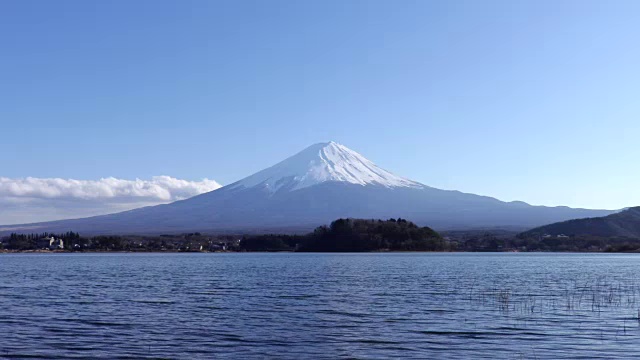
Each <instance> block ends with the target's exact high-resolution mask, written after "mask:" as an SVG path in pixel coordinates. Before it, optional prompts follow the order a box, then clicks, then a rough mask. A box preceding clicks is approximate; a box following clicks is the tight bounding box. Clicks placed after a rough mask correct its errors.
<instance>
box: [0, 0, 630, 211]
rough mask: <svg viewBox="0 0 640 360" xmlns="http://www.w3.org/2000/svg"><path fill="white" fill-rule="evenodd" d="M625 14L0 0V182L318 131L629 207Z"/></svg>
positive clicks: (474, 182)
mask: <svg viewBox="0 0 640 360" xmlns="http://www.w3.org/2000/svg"><path fill="white" fill-rule="evenodd" d="M638 14H640V1H635V0H630V1H604V0H602V1H587V0H576V1H562V0H554V1H544V0H535V1H515V0H505V1H476V0H469V1H455V0H453V1H451V0H447V1H445V0H442V1H427V0H420V1H408V0H401V1H396V0H393V1H391V0H390V1H379V0H369V1H346V0H339V1H338V0H336V1H330V0H316V1H312V0H308V1H294V0H291V1H275V0H270V1H237V0H234V1H208V0H207V1H186V0H180V1H177V0H176V1H161V0H150V1H143V0H136V1H124V0H123V1H84V0H80V1H62V0H59V1H45V0H40V1H31V0H14V1H11V0H5V1H1V2H0V125H1V126H0V133H1V134H2V135H3V136H2V137H1V138H0V178H4V182H5V185H6V186H5V195H4V196H5V198H8V197H9V195H7V194H6V193H8V192H9V190H7V189H9V188H10V187H12V186H13V188H14V190H15V185H12V182H14V181H18V182H20V181H22V182H24V178H26V177H33V178H38V179H41V178H42V179H47V178H60V179H79V180H98V179H101V178H108V177H114V178H117V179H124V180H135V179H142V180H145V181H154V180H152V179H153V177H154V176H159V175H166V176H170V177H172V179H173V180H176V181H177V179H185V180H189V181H191V182H193V183H194V184H195V185H194V186H200V185H202V184H203V182H202V181H201V180H202V179H204V178H206V179H214V180H215V181H217V182H218V183H220V184H223V185H224V184H229V183H231V182H233V181H235V180H238V179H240V178H242V177H244V176H247V175H250V174H252V173H253V172H255V171H257V170H260V169H262V168H264V167H267V166H270V165H272V164H274V163H275V162H277V161H280V160H282V159H283V158H285V157H287V156H289V155H292V154H293V153H295V152H297V151H299V150H302V149H303V148H305V147H307V146H309V145H311V144H313V143H317V142H322V141H329V140H334V141H337V142H339V143H342V144H344V145H346V146H348V147H350V148H352V149H354V150H356V151H358V152H360V153H362V154H363V155H365V156H366V157H368V158H369V159H371V160H373V161H374V162H376V163H377V164H379V165H380V166H382V167H383V168H386V169H388V170H390V171H392V172H394V173H397V174H399V175H402V176H405V177H408V178H411V179H413V180H416V181H420V182H423V183H425V184H427V185H430V186H434V187H439V188H444V189H457V190H461V191H465V192H473V193H477V194H482V195H489V196H494V197H497V198H499V199H501V200H523V201H526V202H529V203H532V204H541V205H569V206H576V207H589V208H611V209H613V208H621V207H626V206H634V205H640V191H638V183H639V182H640V181H639V180H640V167H639V166H638V165H637V160H638V159H639V158H640V145H639V143H638V136H639V135H640V101H639V99H640V66H639V64H640V47H639V46H638V44H637V42H638V39H640V22H639V21H638ZM21 179H22V180H21ZM7 184H8V185H7ZM36 184H38V183H37V182H36ZM30 186H39V185H33V184H32V185H30ZM47 186H48V185H47ZM190 186H191V185H190ZM0 189H1V187H0ZM10 195H11V197H13V198H14V199H13V201H14V202H15V201H18V200H16V199H15V198H16V197H20V196H19V194H18V195H16V192H15V191H14V192H13V193H11V194H10ZM0 196H2V193H1V192H0ZM24 209H27V208H23V210H24ZM49 217H50V216H49ZM43 218H47V216H44V217H43ZM7 219H9V220H7ZM24 219H29V220H32V219H31V218H27V217H25V218H24ZM38 219H40V218H38ZM17 220H23V218H16V217H15V216H14V217H12V218H9V217H7V216H6V214H5V221H4V222H7V221H17ZM2 222H3V217H2V213H0V223H2Z"/></svg>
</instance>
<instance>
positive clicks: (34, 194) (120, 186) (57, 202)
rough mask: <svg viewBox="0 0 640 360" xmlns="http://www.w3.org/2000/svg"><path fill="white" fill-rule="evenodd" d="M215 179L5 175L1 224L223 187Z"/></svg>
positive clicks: (127, 207) (159, 200)
mask: <svg viewBox="0 0 640 360" xmlns="http://www.w3.org/2000/svg"><path fill="white" fill-rule="evenodd" d="M220 187H221V185H220V184H218V183H217V182H216V181H214V180H209V179H203V180H201V181H188V180H181V179H176V178H172V177H170V176H154V177H153V178H151V180H140V179H136V180H124V179H116V178H113V177H109V178H104V179H100V180H74V179H59V178H33V177H28V178H21V179H12V178H6V177H0V224H16V223H28V222H38V221H49V220H58V219H66V218H77V217H86V216H93V215H101V214H108V213H112V212H117V211H124V210H130V209H134V208H137V207H142V206H148V205H157V204H165V203H169V202H173V201H176V200H183V199H187V198H190V197H192V196H195V195H199V194H202V193H205V192H209V191H212V190H215V189H218V188H220Z"/></svg>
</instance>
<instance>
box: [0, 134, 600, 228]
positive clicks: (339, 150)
mask: <svg viewBox="0 0 640 360" xmlns="http://www.w3.org/2000/svg"><path fill="white" fill-rule="evenodd" d="M610 213H612V211H607V210H585V209H571V208H567V207H554V208H550V207H542V206H530V205H528V204H525V203H522V202H512V203H506V202H502V201H499V200H497V199H494V198H490V197H486V196H478V195H473V194H465V193H461V192H458V191H447V190H440V189H435V188H431V187H429V186H426V185H423V184H420V183H418V182H415V181H412V180H409V179H406V178H403V177H400V176H397V175H394V174H392V173H390V172H388V171H386V170H384V169H382V168H380V167H378V166H377V165H375V164H374V163H373V162H371V161H369V160H368V159H366V158H365V157H363V156H362V155H360V154H358V153H357V152H355V151H353V150H350V149H348V148H347V147H345V146H343V145H340V144H336V143H333V142H329V143H321V144H316V145H312V146H310V147H308V148H307V149H305V150H303V151H301V152H300V153H298V154H296V155H294V156H292V157H290V158H288V159H286V160H284V161H282V162H280V163H278V164H276V165H274V166H272V167H270V168H268V169H265V170H262V171H260V172H258V173H256V174H254V175H251V176H249V177H247V178H245V179H242V180H240V181H238V182H235V183H233V184H230V185H228V186H225V187H223V188H221V189H218V190H215V191H212V192H209V193H205V194H202V195H198V196H195V197H193V198H190V199H187V200H182V201H177V202H174V203H171V204H167V205H159V206H153V207H146V208H141V209H135V210H131V211H127V212H122V213H117V214H111V215H104V216H97V217H92V218H85V219H75V220H62V221H55V222H48V223H39V224H27V225H17V226H4V227H2V226H0V233H2V232H4V233H6V232H10V231H22V232H24V231H34V232H35V231H68V230H73V231H78V232H81V233H100V234H108V233H162V232H165V233H167V232H174V233H175V232H190V231H201V232H207V231H211V232H213V231H261V230H263V231H268V230H269V229H279V230H281V229H299V230H308V229H312V228H313V227H315V226H317V225H321V224H326V223H329V222H330V221H332V220H335V219H336V218H340V217H355V218H389V217H402V218H407V219H410V220H412V221H414V222H416V223H417V224H419V225H426V226H431V227H434V228H436V229H457V228H479V227H517V228H521V229H524V228H531V227H534V226H539V225H543V224H548V223H552V222H556V221H563V220H568V219H574V218H580V217H589V216H603V215H608V214H610Z"/></svg>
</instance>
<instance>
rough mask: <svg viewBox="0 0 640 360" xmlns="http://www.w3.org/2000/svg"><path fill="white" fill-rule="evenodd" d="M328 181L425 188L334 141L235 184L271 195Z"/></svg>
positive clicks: (302, 152)
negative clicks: (266, 190)
mask: <svg viewBox="0 0 640 360" xmlns="http://www.w3.org/2000/svg"><path fill="white" fill-rule="evenodd" d="M328 181H339V182H348V183H352V184H358V185H379V186H384V187H388V188H392V187H412V188H421V187H424V185H422V184H420V183H417V182H415V181H411V180H408V179H405V178H403V177H400V176H397V175H394V174H392V173H390V172H388V171H386V170H384V169H381V168H380V167H378V166H377V165H376V164H374V163H373V162H371V161H369V160H368V159H367V158H365V157H364V156H362V155H360V154H358V153H357V152H355V151H353V150H351V149H349V148H347V147H346V146H344V145H341V144H338V143H335V142H333V141H331V142H328V143H319V144H315V145H311V146H310V147H308V148H306V149H304V150H302V151H301V152H299V153H297V154H296V155H294V156H292V157H290V158H288V159H286V160H284V161H282V162H280V163H278V164H276V165H274V166H272V167H270V168H268V169H265V170H262V171H260V172H258V173H256V174H254V175H251V176H249V177H247V178H245V179H243V180H240V181H238V182H237V183H235V184H233V187H234V188H236V187H245V188H251V187H255V186H262V187H264V188H266V189H268V190H270V191H272V192H275V191H278V190H280V189H282V188H284V189H287V190H289V191H292V190H298V189H302V188H306V187H309V186H313V185H316V184H320V183H323V182H328Z"/></svg>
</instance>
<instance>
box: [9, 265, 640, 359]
mask: <svg viewBox="0 0 640 360" xmlns="http://www.w3.org/2000/svg"><path fill="white" fill-rule="evenodd" d="M0 276H1V281H0V337H1V341H0V358H2V357H6V358H21V357H29V358H39V357H41V358H65V359H66V358H88V357H91V358H95V357H104V358H131V357H134V358H185V359H192V358H241V359H247V358H291V359H301V358H314V359H319V358H363V359H364V358H405V359H406V358H422V359H424V358H437V359H446V358H451V359H463V358H476V359H480V358H486V359H496V358H508V359H514V358H515V359H520V358H522V359H560V358H603V359H612V358H634V357H639V356H640V326H639V324H640V322H639V321H638V315H639V309H640V255H612V254H508V253H502V254H486V253H485V254H479V253H476V254H432V253H428V254H424V253H386V254H385V253H374V254H296V253H278V254H267V253H255V254H4V255H0Z"/></svg>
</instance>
